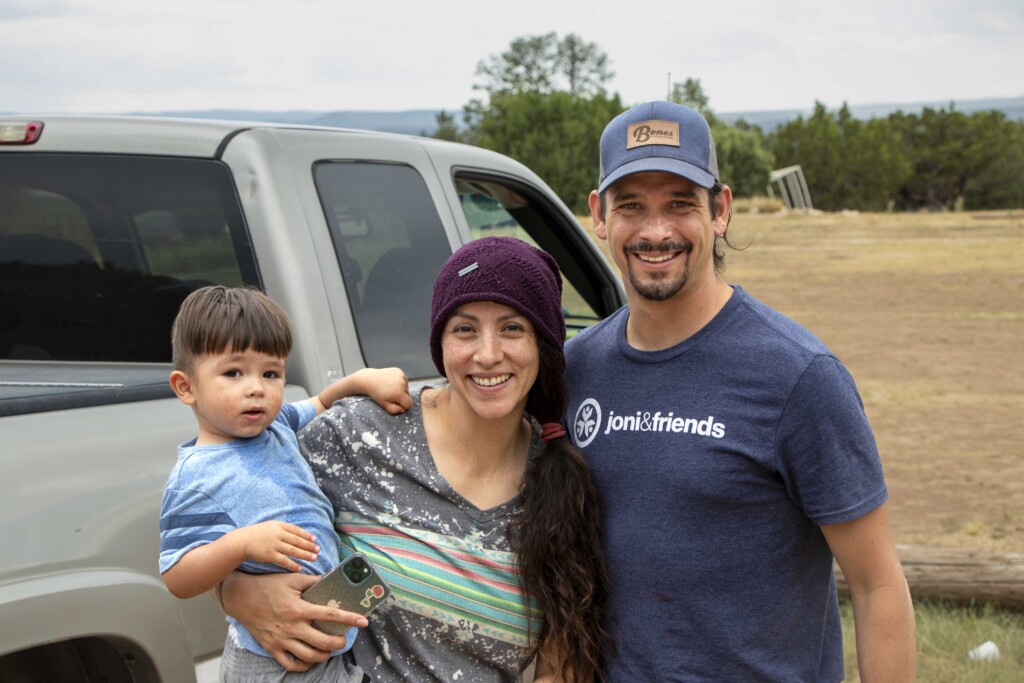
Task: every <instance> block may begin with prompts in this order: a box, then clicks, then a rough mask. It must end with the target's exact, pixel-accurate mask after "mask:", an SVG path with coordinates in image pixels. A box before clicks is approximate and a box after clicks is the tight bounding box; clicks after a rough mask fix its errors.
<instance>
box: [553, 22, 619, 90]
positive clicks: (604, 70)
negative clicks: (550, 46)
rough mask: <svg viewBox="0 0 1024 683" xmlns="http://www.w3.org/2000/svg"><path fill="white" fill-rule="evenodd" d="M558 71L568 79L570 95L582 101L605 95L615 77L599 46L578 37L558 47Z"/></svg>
mask: <svg viewBox="0 0 1024 683" xmlns="http://www.w3.org/2000/svg"><path fill="white" fill-rule="evenodd" d="M556 70H557V72H558V73H560V74H561V75H562V76H563V77H564V78H565V85H566V91H567V92H568V93H569V94H570V95H576V96H578V97H592V96H594V95H599V94H601V93H603V92H604V85H605V83H607V82H608V81H610V80H611V78H612V76H614V75H615V74H614V72H612V71H611V70H610V69H609V61H608V55H606V54H605V53H604V52H603V51H602V50H601V48H599V47H598V46H597V43H587V42H585V41H584V40H583V39H582V38H580V37H579V36H577V35H576V34H575V33H570V34H569V35H567V36H566V37H565V38H563V39H562V40H561V42H559V43H558V50H557V61H556Z"/></svg>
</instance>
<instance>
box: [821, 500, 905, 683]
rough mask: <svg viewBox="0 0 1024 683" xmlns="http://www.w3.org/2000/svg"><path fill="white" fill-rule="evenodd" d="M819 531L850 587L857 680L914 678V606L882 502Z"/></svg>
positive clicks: (868, 682) (876, 681) (879, 680)
mask: <svg viewBox="0 0 1024 683" xmlns="http://www.w3.org/2000/svg"><path fill="white" fill-rule="evenodd" d="M821 531H822V533H823V534H824V535H825V540H826V541H827V542H828V545H829V548H831V550H832V554H833V555H835V558H836V561H837V562H838V563H839V568H840V569H841V570H842V571H843V576H845V577H846V582H847V584H848V585H849V587H850V597H851V600H852V602H853V617H854V623H855V628H856V634H857V664H858V667H859V669H860V678H861V680H862V681H864V683H879V682H882V681H884V682H890V681H891V682H893V683H895V682H897V681H900V682H902V681H913V680H915V678H916V671H917V651H916V647H917V646H916V641H915V636H914V607H913V603H912V602H911V600H910V590H909V588H908V587H907V580H906V577H905V576H904V575H903V567H902V566H901V565H900V560H899V557H898V556H897V554H896V547H895V545H894V544H893V539H892V529H891V528H890V527H889V512H888V508H887V507H886V504H885V503H883V504H882V505H880V506H878V507H877V508H875V509H874V510H872V511H871V512H869V513H868V514H866V515H864V516H863V517H861V518H859V519H855V520H853V521H851V522H845V523H843V524H832V525H828V526H823V527H821Z"/></svg>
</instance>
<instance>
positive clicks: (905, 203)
mask: <svg viewBox="0 0 1024 683" xmlns="http://www.w3.org/2000/svg"><path fill="white" fill-rule="evenodd" d="M889 118H890V121H891V122H892V125H893V128H894V129H895V130H896V131H897V132H898V134H899V136H900V139H901V142H902V145H903V149H904V151H905V153H906V155H907V156H908V158H909V159H910V160H911V163H912V164H913V173H912V175H911V177H910V178H909V179H908V181H907V183H906V184H905V185H904V187H903V190H902V192H901V193H900V199H899V206H900V208H903V209H920V208H926V209H932V210H935V209H947V210H949V209H954V208H957V207H958V206H959V205H960V204H961V202H962V204H963V206H965V207H966V208H971V209H988V208H1005V207H1009V206H1020V205H1021V197H1022V194H1024V190H1022V186H1021V183H1022V181H1021V178H1022V177H1024V176H1022V173H1024V147H1022V145H1021V142H1022V134H1021V132H1020V130H1021V125H1022V124H1021V123H1020V122H1012V121H1008V120H1007V119H1006V116H1005V115H1004V114H1003V113H1002V112H997V111H985V112H975V113H974V114H971V115H969V116H968V115H967V114H965V113H964V112H961V111H956V110H955V109H954V108H952V107H950V108H949V109H931V108H925V109H924V110H923V111H922V112H921V114H920V115H918V114H903V113H896V114H892V115H891V116H890V117H889Z"/></svg>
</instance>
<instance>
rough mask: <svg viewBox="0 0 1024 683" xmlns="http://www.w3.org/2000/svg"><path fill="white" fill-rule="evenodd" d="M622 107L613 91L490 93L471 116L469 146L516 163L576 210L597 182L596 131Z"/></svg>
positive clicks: (598, 135) (582, 210) (580, 209)
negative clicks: (586, 93)
mask: <svg viewBox="0 0 1024 683" xmlns="http://www.w3.org/2000/svg"><path fill="white" fill-rule="evenodd" d="M624 109H625V108H624V107H623V106H622V102H621V101H620V100H619V96H618V95H614V96H611V97H609V96H608V95H606V94H604V93H599V94H596V95H594V96H593V97H590V98H585V97H576V96H573V95H571V94H569V93H567V92H555V93H547V94H544V93H537V92H521V93H504V94H494V95H491V97H490V100H489V102H488V103H487V105H486V106H484V107H483V108H482V109H480V110H479V111H478V112H476V113H475V114H474V116H475V117H476V118H474V119H473V120H472V128H473V132H474V138H475V144H477V145H479V146H480V147H484V148H487V149H493V150H495V151H498V152H501V153H502V154H506V155H508V156H510V157H512V158H513V159H516V160H517V161H520V162H522V163H523V164H525V165H526V166H528V167H529V168H530V169H532V170H533V171H534V172H535V173H537V174H538V175H539V176H540V177H541V178H543V179H544V180H545V181H546V182H547V183H548V184H549V185H550V186H551V189H552V190H554V191H555V193H556V194H557V195H558V196H559V197H560V198H561V199H562V201H564V202H565V203H566V205H567V206H569V208H571V209H572V210H573V211H574V212H576V213H579V214H582V213H586V212H587V197H588V196H589V194H590V191H591V190H592V189H594V187H596V186H597V178H598V173H599V159H598V143H599V141H600V139H601V131H603V130H604V126H605V124H607V123H608V121H610V120H611V119H612V118H614V117H615V116H618V115H619V114H621V113H622V112H623V111H624Z"/></svg>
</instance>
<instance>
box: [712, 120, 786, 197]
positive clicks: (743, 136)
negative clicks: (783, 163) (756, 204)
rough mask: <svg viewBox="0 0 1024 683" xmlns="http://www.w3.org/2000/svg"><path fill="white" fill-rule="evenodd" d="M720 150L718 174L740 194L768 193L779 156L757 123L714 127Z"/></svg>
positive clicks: (739, 195)
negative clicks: (754, 124) (770, 146)
mask: <svg viewBox="0 0 1024 683" xmlns="http://www.w3.org/2000/svg"><path fill="white" fill-rule="evenodd" d="M711 134H712V136H714V138H715V149H716V151H717V153H718V174H719V176H720V177H721V179H722V182H723V183H725V184H726V185H728V186H729V187H730V189H732V191H733V194H734V195H736V196H738V197H754V196H760V195H764V194H765V191H766V188H767V186H768V177H769V175H770V174H771V172H772V169H773V168H774V167H775V156H774V155H773V154H772V153H771V150H769V149H768V147H767V145H766V143H765V140H764V136H763V135H762V133H761V129H760V128H758V127H757V126H746V127H741V126H738V125H736V126H728V125H726V124H724V123H718V124H716V125H714V126H712V127H711Z"/></svg>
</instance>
